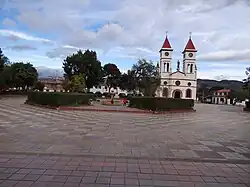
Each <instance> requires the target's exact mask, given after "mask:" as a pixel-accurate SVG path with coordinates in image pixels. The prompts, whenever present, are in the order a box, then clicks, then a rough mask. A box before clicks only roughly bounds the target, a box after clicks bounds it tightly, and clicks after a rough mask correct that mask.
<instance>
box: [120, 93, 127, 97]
mask: <svg viewBox="0 0 250 187" xmlns="http://www.w3.org/2000/svg"><path fill="white" fill-rule="evenodd" d="M119 97H120V98H126V97H127V96H126V94H125V93H119Z"/></svg>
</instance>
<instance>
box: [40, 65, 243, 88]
mask: <svg viewBox="0 0 250 187" xmlns="http://www.w3.org/2000/svg"><path fill="white" fill-rule="evenodd" d="M36 69H37V71H38V76H39V78H49V77H63V74H64V71H63V69H53V68H47V67H43V66H40V67H36ZM197 84H198V88H201V87H223V88H226V89H231V90H241V89H242V86H243V82H242V81H237V80H210V79H198V80H197Z"/></svg>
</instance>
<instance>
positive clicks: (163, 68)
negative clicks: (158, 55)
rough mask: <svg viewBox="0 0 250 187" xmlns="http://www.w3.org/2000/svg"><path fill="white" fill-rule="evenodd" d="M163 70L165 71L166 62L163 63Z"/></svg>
mask: <svg viewBox="0 0 250 187" xmlns="http://www.w3.org/2000/svg"><path fill="white" fill-rule="evenodd" d="M163 72H166V63H164V64H163Z"/></svg>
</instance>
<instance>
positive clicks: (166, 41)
mask: <svg viewBox="0 0 250 187" xmlns="http://www.w3.org/2000/svg"><path fill="white" fill-rule="evenodd" d="M162 48H164V49H171V48H172V47H171V45H170V43H169V41H168V36H166V39H165V41H164V43H163V46H162Z"/></svg>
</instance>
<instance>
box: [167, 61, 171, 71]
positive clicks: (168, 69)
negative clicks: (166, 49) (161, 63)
mask: <svg viewBox="0 0 250 187" xmlns="http://www.w3.org/2000/svg"><path fill="white" fill-rule="evenodd" d="M169 71H170V68H169V63H167V72H169Z"/></svg>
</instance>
